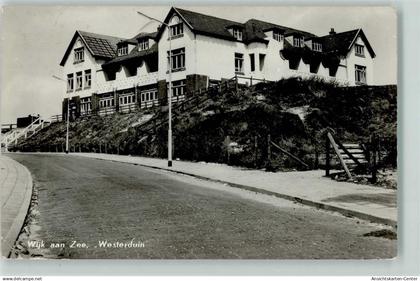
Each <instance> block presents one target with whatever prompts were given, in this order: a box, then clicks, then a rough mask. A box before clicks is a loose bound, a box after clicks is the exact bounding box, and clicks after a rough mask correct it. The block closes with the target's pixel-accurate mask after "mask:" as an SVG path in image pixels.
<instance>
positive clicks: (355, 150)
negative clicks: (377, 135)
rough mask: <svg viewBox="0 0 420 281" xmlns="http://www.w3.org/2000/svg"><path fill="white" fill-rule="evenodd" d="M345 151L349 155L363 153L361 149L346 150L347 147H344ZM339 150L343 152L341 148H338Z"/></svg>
mask: <svg viewBox="0 0 420 281" xmlns="http://www.w3.org/2000/svg"><path fill="white" fill-rule="evenodd" d="M345 148H346V149H347V151H348V152H350V153H351V154H353V153H356V154H357V153H364V152H363V150H362V149H360V148H347V147H345ZM339 150H341V151H342V150H343V149H342V148H339Z"/></svg>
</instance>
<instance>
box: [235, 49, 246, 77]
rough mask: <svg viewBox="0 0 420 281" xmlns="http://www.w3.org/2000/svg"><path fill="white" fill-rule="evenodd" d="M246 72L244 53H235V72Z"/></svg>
mask: <svg viewBox="0 0 420 281" xmlns="http://www.w3.org/2000/svg"><path fill="white" fill-rule="evenodd" d="M243 72H244V55H243V54H239V53H235V73H241V74H243Z"/></svg>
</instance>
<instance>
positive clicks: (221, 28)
mask: <svg viewBox="0 0 420 281" xmlns="http://www.w3.org/2000/svg"><path fill="white" fill-rule="evenodd" d="M173 11H175V12H176V13H178V15H179V16H180V17H181V18H182V19H183V20H184V21H186V22H187V24H188V25H189V26H190V28H191V29H192V30H193V32H196V33H199V34H203V35H211V36H214V37H218V38H223V39H227V40H235V38H234V37H233V35H232V34H231V33H230V32H229V31H228V27H230V26H243V24H242V23H239V22H235V21H231V20H227V19H222V18H218V17H214V16H209V15H205V14H201V13H197V12H192V11H188V10H184V9H180V8H172V9H171V11H170V12H169V13H168V16H167V18H166V19H165V22H168V20H169V18H170V16H171V15H172V12H173ZM161 30H162V29H161ZM159 35H160V34H159Z"/></svg>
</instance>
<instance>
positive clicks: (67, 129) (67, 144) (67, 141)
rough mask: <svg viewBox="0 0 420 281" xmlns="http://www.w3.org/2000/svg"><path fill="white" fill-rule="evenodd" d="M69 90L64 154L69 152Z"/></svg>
mask: <svg viewBox="0 0 420 281" xmlns="http://www.w3.org/2000/svg"><path fill="white" fill-rule="evenodd" d="M69 115H70V92H69V97H68V98H67V124H66V154H69V123H70V116H69Z"/></svg>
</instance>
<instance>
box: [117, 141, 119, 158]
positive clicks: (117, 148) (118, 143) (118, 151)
mask: <svg viewBox="0 0 420 281" xmlns="http://www.w3.org/2000/svg"><path fill="white" fill-rule="evenodd" d="M117 154H118V155H120V142H118V144H117Z"/></svg>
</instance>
